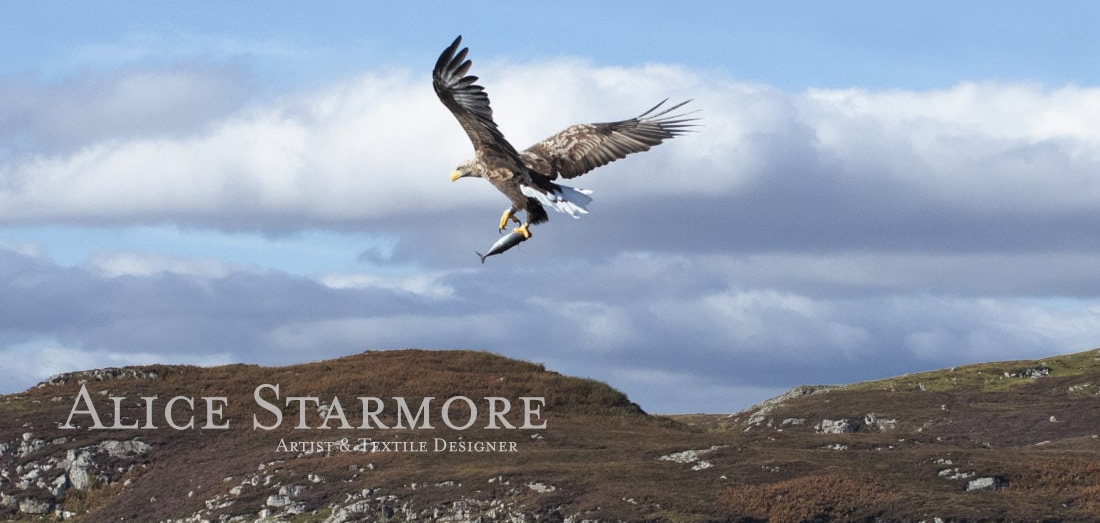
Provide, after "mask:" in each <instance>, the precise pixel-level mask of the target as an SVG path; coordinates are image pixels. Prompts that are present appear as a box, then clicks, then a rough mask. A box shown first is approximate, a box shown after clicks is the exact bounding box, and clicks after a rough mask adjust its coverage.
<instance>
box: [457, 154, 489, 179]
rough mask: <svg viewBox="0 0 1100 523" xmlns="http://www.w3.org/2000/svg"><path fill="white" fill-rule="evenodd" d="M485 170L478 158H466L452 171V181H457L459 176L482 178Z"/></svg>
mask: <svg viewBox="0 0 1100 523" xmlns="http://www.w3.org/2000/svg"><path fill="white" fill-rule="evenodd" d="M483 170H484V168H483V166H482V164H481V162H478V161H477V159H472V160H466V161H465V162H462V163H460V164H459V165H458V167H455V170H454V171H451V181H452V182H453V181H456V180H458V179H459V178H467V177H473V178H481V172H482V171H483Z"/></svg>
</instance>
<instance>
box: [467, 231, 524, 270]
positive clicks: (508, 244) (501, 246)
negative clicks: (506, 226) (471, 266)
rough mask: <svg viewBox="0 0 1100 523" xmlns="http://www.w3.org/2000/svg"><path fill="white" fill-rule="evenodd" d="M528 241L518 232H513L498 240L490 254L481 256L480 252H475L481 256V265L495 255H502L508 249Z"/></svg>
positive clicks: (491, 248)
mask: <svg viewBox="0 0 1100 523" xmlns="http://www.w3.org/2000/svg"><path fill="white" fill-rule="evenodd" d="M526 239H527V237H525V236H524V235H522V234H520V233H518V232H513V233H511V234H509V235H507V236H504V237H502V238H501V239H499V240H497V241H496V243H494V244H493V246H492V247H489V252H487V253H485V254H481V253H480V252H476V251H475V254H477V255H478V256H481V263H485V258H488V257H490V256H493V255H494V254H500V253H502V252H504V251H506V250H508V249H511V248H512V247H515V246H516V245H519V244H520V243H521V242H523V241H524V240H526Z"/></svg>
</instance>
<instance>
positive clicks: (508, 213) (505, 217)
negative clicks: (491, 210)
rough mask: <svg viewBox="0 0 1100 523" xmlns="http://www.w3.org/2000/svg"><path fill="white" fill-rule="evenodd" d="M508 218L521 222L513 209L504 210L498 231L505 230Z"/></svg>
mask: <svg viewBox="0 0 1100 523" xmlns="http://www.w3.org/2000/svg"><path fill="white" fill-rule="evenodd" d="M508 220H512V221H514V222H516V223H519V218H516V215H515V213H514V212H513V211H512V209H508V210H507V211H504V214H502V215H501V216H500V227H497V230H498V231H503V230H504V228H505V227H507V226H508Z"/></svg>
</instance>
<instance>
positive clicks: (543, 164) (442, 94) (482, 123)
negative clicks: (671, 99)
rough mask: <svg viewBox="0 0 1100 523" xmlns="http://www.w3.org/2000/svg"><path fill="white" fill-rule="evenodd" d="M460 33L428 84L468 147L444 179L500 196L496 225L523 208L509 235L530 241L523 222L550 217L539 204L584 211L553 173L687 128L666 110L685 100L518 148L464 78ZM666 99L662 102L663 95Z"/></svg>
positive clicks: (584, 201) (577, 169) (470, 79)
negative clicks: (476, 183) (467, 155)
mask: <svg viewBox="0 0 1100 523" xmlns="http://www.w3.org/2000/svg"><path fill="white" fill-rule="evenodd" d="M461 43H462V37H461V36H459V37H458V38H455V40H454V42H453V43H452V44H451V45H450V46H448V47H447V48H446V49H444V50H443V53H442V54H440V55H439V59H438V60H437V61H436V63H435V69H434V70H433V71H432V85H433V87H434V88H435V93H436V95H438V96H439V99H440V101H442V102H443V105H445V106H447V109H449V110H450V111H451V113H452V114H454V116H455V118H456V119H458V123H459V124H460V125H462V129H463V130H465V131H466V135H467V136H469V138H470V142H471V143H472V144H473V146H474V153H475V156H474V158H473V159H471V160H467V161H465V162H463V163H462V164H459V166H458V167H456V168H455V170H454V172H452V173H451V181H455V180H458V179H459V178H465V177H475V178H484V179H485V180H487V181H488V182H489V183H491V184H493V186H494V187H496V188H497V189H498V190H500V192H502V193H504V195H505V196H506V197H508V200H509V201H510V202H511V206H510V207H509V208H508V209H506V210H505V211H504V214H503V215H502V216H501V218H500V224H499V227H498V229H500V230H503V229H504V227H505V226H506V225H507V224H508V221H509V220H512V221H514V222H516V223H519V219H518V218H516V217H515V214H516V213H517V212H519V211H521V210H522V211H524V212H525V215H526V216H525V220H524V222H523V224H522V225H520V226H519V227H517V228H516V229H515V231H514V232H517V233H519V234H522V235H523V237H524V238H525V239H526V238H530V237H531V232H530V230H529V229H528V227H529V226H531V225H534V224H539V223H542V222H545V221H547V220H548V219H549V216H547V214H546V206H549V207H551V208H553V209H554V210H556V211H559V212H563V213H566V214H569V215H571V216H573V217H578V215H580V214H587V213H588V209H587V207H586V206H587V205H588V203H589V202H591V201H592V198H591V197H589V196H588V195H589V194H590V193H591V191H586V190H584V189H576V188H573V187H568V186H565V185H560V184H558V183H554V181H553V180H555V179H557V178H559V177H560V178H564V179H569V178H575V177H577V176H580V175H582V174H584V173H587V172H589V171H591V170H592V169H595V168H597V167H600V166H603V165H607V164H608V163H611V162H613V161H615V160H618V159H621V158H625V157H626V156H627V155H628V154H631V153H636V152H641V151H647V150H649V148H650V147H653V146H655V145H658V144H660V143H661V142H663V141H664V140H667V139H669V138H672V137H675V136H679V135H681V134H683V133H685V132H687V131H689V130H690V129H691V127H693V126H694V124H692V122H693V121H695V119H694V118H685V117H684V116H685V115H683V114H677V115H669V113H670V112H671V111H674V110H676V109H679V108H680V107H682V106H683V105H684V104H686V103H687V102H682V103H679V104H676V105H674V106H672V107H669V108H667V109H664V110H661V111H658V109H660V107H661V105H663V104H664V103H665V101H662V102H661V103H658V104H657V105H656V106H654V107H653V108H652V109H650V110H648V111H646V112H644V113H642V114H641V115H639V116H637V117H635V118H631V119H628V120H622V121H618V122H607V123H594V124H579V125H573V126H570V127H568V128H566V129H565V130H563V131H561V132H559V133H557V134H555V135H553V136H551V137H549V138H547V139H545V140H543V141H541V142H539V143H536V144H534V145H532V146H531V147H528V148H527V149H525V150H523V151H517V150H516V149H515V148H514V147H512V144H511V143H509V142H508V140H507V139H506V138H504V134H503V133H501V132H500V129H499V128H498V127H497V124H496V122H494V121H493V110H492V108H491V107H490V106H489V95H488V94H486V93H485V88H484V87H482V86H480V85H478V84H477V83H476V82H477V80H478V78H477V77H476V76H473V75H468V74H467V73H468V72H469V71H470V66H471V62H470V60H468V59H466V55H467V54H468V52H469V49H468V48H462V49H461V50H459V45H460V44H461ZM666 101H667V100H666Z"/></svg>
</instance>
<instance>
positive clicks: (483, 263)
mask: <svg viewBox="0 0 1100 523" xmlns="http://www.w3.org/2000/svg"><path fill="white" fill-rule="evenodd" d="M474 254H476V255H478V257H480V258H481V264H482V265H485V258H488V257H489V255H488V254H481V253H480V252H477V251H474Z"/></svg>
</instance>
